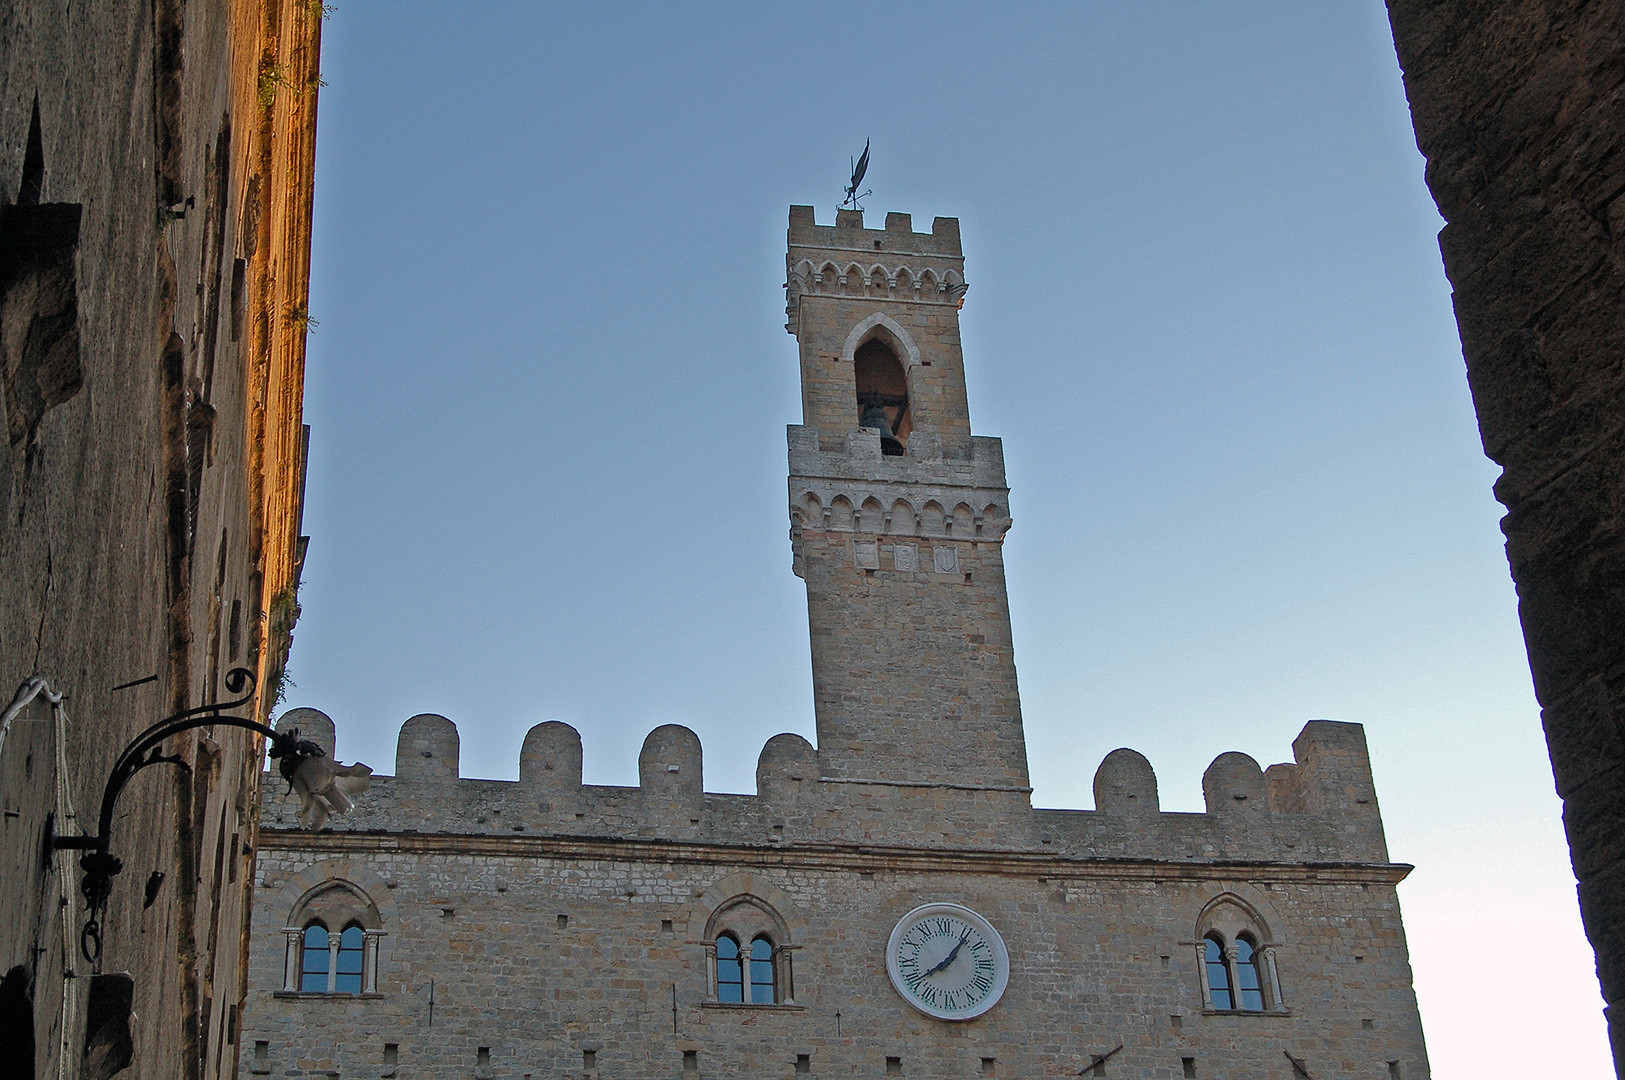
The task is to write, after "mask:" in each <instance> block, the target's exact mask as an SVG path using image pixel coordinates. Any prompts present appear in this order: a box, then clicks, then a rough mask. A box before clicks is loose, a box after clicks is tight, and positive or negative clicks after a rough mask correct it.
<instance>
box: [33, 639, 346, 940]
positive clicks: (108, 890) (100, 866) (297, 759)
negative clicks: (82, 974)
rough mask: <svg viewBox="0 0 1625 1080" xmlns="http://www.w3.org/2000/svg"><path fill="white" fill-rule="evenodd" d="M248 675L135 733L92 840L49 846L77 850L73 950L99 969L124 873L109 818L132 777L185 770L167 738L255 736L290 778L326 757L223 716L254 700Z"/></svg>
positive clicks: (60, 840) (65, 839)
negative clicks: (80, 913) (215, 730)
mask: <svg viewBox="0 0 1625 1080" xmlns="http://www.w3.org/2000/svg"><path fill="white" fill-rule="evenodd" d="M255 682H256V679H255V677H254V673H253V672H252V671H250V670H248V669H247V668H241V667H237V668H232V669H231V670H230V671H228V672H227V673H226V689H227V691H229V692H230V693H232V694H234V695H237V696H236V697H234V698H232V699H231V700H230V701H217V702H215V703H214V704H212V705H201V706H199V707H197V708H195V709H186V710H184V711H182V712H178V713H176V714H174V715H173V716H169V717H166V718H164V719H163V720H160V721H158V722H157V723H156V724H154V725H152V726H151V727H149V728H147V730H145V731H143V732H142V733H141V734H140V735H137V736H136V737H135V739H134V740H132V741H131V743H130V745H128V746H126V747H125V748H124V750H123V752H122V753H120V754H119V756H118V759H117V760H116V761H114V763H113V771H112V773H111V774H109V776H108V778H107V787H106V788H105V789H104V790H103V792H102V808H101V817H100V818H99V819H98V821H97V831H96V835H95V836H59V837H56V838H55V839H54V840H53V842H52V846H53V847H54V848H55V850H57V851H83V852H84V853H85V854H84V855H83V856H81V857H80V859H79V868H80V870H82V871H83V872H84V878H83V880H82V881H81V882H80V885H79V891H80V892H81V893H83V894H84V897H85V904H86V906H87V908H88V909H89V912H90V914H89V918H88V919H86V921H85V926H84V929H83V930H82V931H81V932H80V935H79V949H80V951H81V952H83V953H84V955H85V959H86V960H88V961H90V962H91V963H92V964H95V965H97V966H98V968H99V966H100V963H101V955H102V924H101V917H102V915H103V913H104V912H105V910H106V907H107V900H108V897H110V896H111V895H112V893H113V879H114V878H115V877H117V876H118V874H119V872H120V871H122V870H123V869H124V863H123V862H122V861H121V860H120V859H119V858H118V857H117V856H115V855H114V854H113V853H112V851H111V850H110V848H111V844H112V831H113V814H114V811H115V810H116V809H117V807H118V800H119V796H120V795H122V794H123V793H124V789H125V787H126V786H127V785H128V784H129V782H130V780H131V779H133V778H134V777H135V774H136V773H138V772H140V771H141V770H142V769H145V768H147V767H148V766H149V765H175V766H178V767H180V768H182V769H187V770H190V768H191V766H189V765H187V763H186V761H185V759H184V758H182V757H181V756H180V755H178V754H166V753H164V752H163V744H164V741H165V740H166V739H168V738H169V737H170V736H172V735H179V734H180V733H181V732H183V731H190V730H192V729H193V728H200V727H211V726H215V725H223V726H225V727H236V728H244V729H246V730H248V731H254V732H258V733H259V734H261V735H264V736H265V737H266V738H268V739H270V740H271V757H272V758H280V759H282V761H281V764H280V767H279V768H280V771H281V773H282V775H283V776H285V777H291V776H292V775H293V772H294V770H296V769H297V768H298V766H299V764H300V763H301V762H302V761H305V760H307V759H309V758H313V757H326V756H327V751H325V750H323V749H322V748H321V747H320V746H318V745H316V744H315V743H313V742H311V741H310V740H308V739H301V738H300V737H299V733H298V731H297V730H295V731H289V732H285V733H284V732H278V731H276V730H275V729H273V728H271V727H269V726H267V725H265V724H261V723H259V722H258V721H255V720H250V719H248V718H246V717H242V716H229V715H227V712H228V711H229V710H234V709H239V708H242V707H243V706H246V705H248V704H249V703H250V702H252V701H253V700H254V691H255Z"/></svg>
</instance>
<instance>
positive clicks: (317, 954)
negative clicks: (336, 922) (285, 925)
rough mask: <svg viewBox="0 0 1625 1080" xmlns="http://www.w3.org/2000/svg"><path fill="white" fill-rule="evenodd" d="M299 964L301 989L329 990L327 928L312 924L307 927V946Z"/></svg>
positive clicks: (303, 950)
mask: <svg viewBox="0 0 1625 1080" xmlns="http://www.w3.org/2000/svg"><path fill="white" fill-rule="evenodd" d="M300 951H301V953H302V954H303V956H302V958H301V962H300V965H299V970H300V976H299V989H301V990H312V991H316V992H318V993H325V992H326V990H327V964H328V959H329V958H328V955H327V928H326V927H325V926H321V925H317V924H312V925H310V926H307V927H305V947H304V948H303V949H302V950H300Z"/></svg>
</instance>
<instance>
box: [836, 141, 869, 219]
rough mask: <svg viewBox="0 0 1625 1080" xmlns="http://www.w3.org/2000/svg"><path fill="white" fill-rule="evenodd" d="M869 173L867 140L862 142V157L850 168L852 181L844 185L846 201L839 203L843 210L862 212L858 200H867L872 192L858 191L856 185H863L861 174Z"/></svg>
mask: <svg viewBox="0 0 1625 1080" xmlns="http://www.w3.org/2000/svg"><path fill="white" fill-rule="evenodd" d="M868 171H869V140H868V139H864V140H863V156H862V157H860V158H858V160H857V164H855V165H853V166H852V180H851V182H850V183H848V184H847V185H846V199H845V200H844V201H843V202H842V203H841V209H843V210H862V209H863V206H862V205H861V204H860V203H859V202H858V200H859V199H867V198H868V197H869V196H870V195H871V194H873V193H872V192H868V191H859V190H858V185H859V184H861V183H863V174H864V173H866V172H868Z"/></svg>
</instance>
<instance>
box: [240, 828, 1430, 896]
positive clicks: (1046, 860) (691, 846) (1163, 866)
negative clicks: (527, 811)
mask: <svg viewBox="0 0 1625 1080" xmlns="http://www.w3.org/2000/svg"><path fill="white" fill-rule="evenodd" d="M260 849H261V850H262V851H297V852H306V853H309V852H318V851H323V852H328V851H330V852H366V851H377V850H386V849H387V850H390V851H402V852H416V853H419V854H444V855H460V856H470V855H482V856H498V857H506V858H520V859H524V858H531V859H535V858H544V859H596V860H607V861H610V862H655V863H707V864H726V865H732V866H793V867H801V868H810V869H823V870H852V871H867V872H873V871H875V870H894V871H899V872H904V873H915V872H920V871H926V872H937V871H943V870H951V871H958V872H970V873H988V874H1005V875H1015V876H1035V877H1041V878H1046V879H1050V880H1064V879H1067V878H1133V879H1139V880H1152V881H1154V880H1160V879H1168V880H1200V881H1210V880H1214V879H1216V878H1218V879H1226V880H1230V879H1235V880H1242V881H1249V880H1255V879H1256V880H1268V881H1311V882H1314V881H1325V882H1337V883H1342V884H1381V885H1397V884H1399V883H1400V882H1401V881H1404V880H1405V878H1406V877H1408V876H1409V875H1410V872H1411V871H1412V870H1414V869H1415V867H1414V866H1411V865H1410V864H1409V863H1365V862H1301V863H1300V862H1272V861H1267V860H1251V861H1250V860H1236V859H1230V860H1217V859H1216V860H1213V861H1191V862H1175V861H1172V860H1158V859H1112V858H1104V859H1089V858H1073V857H1068V856H1065V855H1051V854H1046V853H1044V852H1023V851H997V850H992V851H988V850H983V851H965V850H960V851H953V850H944V849H940V848H924V847H918V848H916V847H910V848H886V847H875V846H870V845H865V846H863V847H849V846H845V845H839V844H772V845H768V844H763V845H743V844H704V843H694V842H687V841H680V840H653V839H644V840H625V839H618V838H613V837H604V838H591V837H578V836H541V835H531V834H526V835H507V836H501V835H495V836H493V835H480V834H477V833H475V834H470V833H382V832H361V831H356V832H320V833H309V832H305V831H304V830H302V829H277V828H267V827H265V826H261V827H260Z"/></svg>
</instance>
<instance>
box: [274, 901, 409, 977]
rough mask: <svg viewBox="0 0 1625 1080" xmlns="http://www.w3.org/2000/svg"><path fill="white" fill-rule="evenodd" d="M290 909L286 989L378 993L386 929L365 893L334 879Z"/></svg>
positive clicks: (284, 931) (287, 932)
mask: <svg viewBox="0 0 1625 1080" xmlns="http://www.w3.org/2000/svg"><path fill="white" fill-rule="evenodd" d="M289 914H290V916H291V917H290V919H289V921H288V924H287V926H285V927H284V928H283V933H284V934H285V935H286V939H287V958H286V962H285V964H284V975H283V980H282V991H281V992H282V993H284V994H356V995H370V994H376V993H377V992H378V945H379V942H380V940H381V939H382V938H383V936H384V930H383V927H382V926H381V925H379V923H380V920H379V917H378V910H377V908H376V906H374V905H373V904H372V902H371V900H370V899H369V898H368V897H367V896H366V894H365V893H363V892H362V891H361V890H360V889H359V888H358V887H357V886H355V885H352V884H351V883H349V882H347V881H339V880H329V881H326V882H323V883H322V884H321V885H320V886H318V887H317V888H316V889H313V890H312V891H311V892H310V893H309V894H307V895H306V896H305V897H303V898H302V899H301V900H300V902H299V903H298V904H296V905H295V906H294V910H293V911H292V912H290V913H289ZM335 927H343V929H341V930H338V929H334V928H335Z"/></svg>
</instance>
